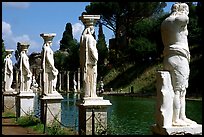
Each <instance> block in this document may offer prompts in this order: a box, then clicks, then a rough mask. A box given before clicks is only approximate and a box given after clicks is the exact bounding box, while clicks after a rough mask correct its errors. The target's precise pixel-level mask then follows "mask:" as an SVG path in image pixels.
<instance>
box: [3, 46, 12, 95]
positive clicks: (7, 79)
mask: <svg viewBox="0 0 204 137" xmlns="http://www.w3.org/2000/svg"><path fill="white" fill-rule="evenodd" d="M13 51H14V50H9V49H7V50H6V57H5V59H4V63H5V70H4V86H5V91H14V89H13V88H11V85H12V82H13V64H12V60H11V57H12V53H13Z"/></svg>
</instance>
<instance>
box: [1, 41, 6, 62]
mask: <svg viewBox="0 0 204 137" xmlns="http://www.w3.org/2000/svg"><path fill="white" fill-rule="evenodd" d="M1 53H2V55H1V56H2V65H4V59H5V57H6V50H5V46H4V40H3V39H2V51H1Z"/></svg>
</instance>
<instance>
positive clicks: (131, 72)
mask: <svg viewBox="0 0 204 137" xmlns="http://www.w3.org/2000/svg"><path fill="white" fill-rule="evenodd" d="M200 48H201V47H199V46H198V45H194V46H191V49H190V51H191V62H190V76H189V87H188V88H187V92H188V93H187V96H189V97H196V98H199V97H200V96H201V95H202V91H203V86H202V82H200V83H201V84H200V83H198V81H202V78H203V70H202V69H203V68H202V67H201V64H202V62H203V56H202V54H201V51H202V50H201V49H200ZM123 66H124V65H121V67H118V68H112V69H110V70H109V71H108V73H107V74H106V75H105V76H104V78H103V82H104V89H105V91H110V88H113V91H120V90H121V89H122V91H123V92H127V93H128V92H130V88H131V87H132V86H133V91H134V93H141V94H142V95H144V94H147V95H148V94H149V95H156V85H155V84H156V71H157V70H162V59H160V60H158V61H152V62H150V61H149V62H148V61H146V62H142V61H141V62H140V63H135V64H125V67H123Z"/></svg>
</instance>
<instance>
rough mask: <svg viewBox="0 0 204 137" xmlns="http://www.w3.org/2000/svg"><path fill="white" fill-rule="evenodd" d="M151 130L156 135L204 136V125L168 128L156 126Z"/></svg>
mask: <svg viewBox="0 0 204 137" xmlns="http://www.w3.org/2000/svg"><path fill="white" fill-rule="evenodd" d="M151 128H152V133H153V134H154V135H202V125H200V124H195V125H190V126H172V127H167V128H164V127H163V128H162V127H159V126H158V125H156V124H155V125H153V126H152V127H151Z"/></svg>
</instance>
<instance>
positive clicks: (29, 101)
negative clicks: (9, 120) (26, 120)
mask: <svg viewBox="0 0 204 137" xmlns="http://www.w3.org/2000/svg"><path fill="white" fill-rule="evenodd" d="M34 97H35V94H34V93H33V92H32V91H23V92H20V94H19V95H18V96H17V100H18V101H19V103H18V105H19V107H18V113H17V117H21V116H27V115H32V113H33V112H34Z"/></svg>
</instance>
